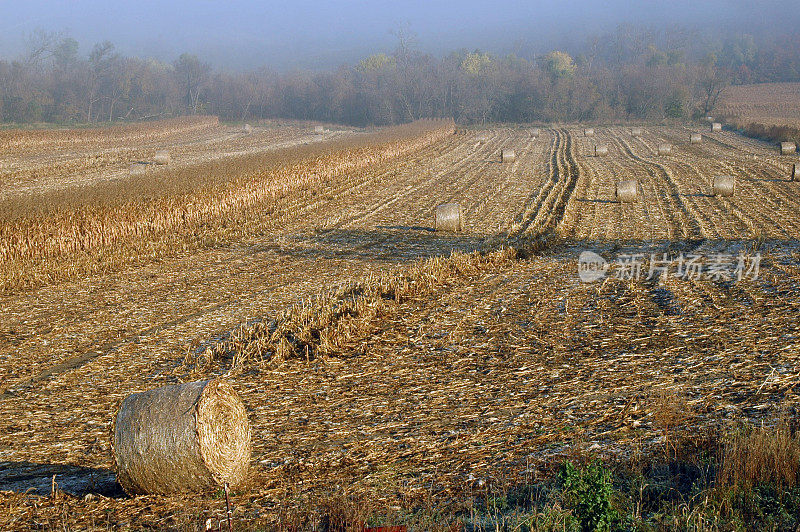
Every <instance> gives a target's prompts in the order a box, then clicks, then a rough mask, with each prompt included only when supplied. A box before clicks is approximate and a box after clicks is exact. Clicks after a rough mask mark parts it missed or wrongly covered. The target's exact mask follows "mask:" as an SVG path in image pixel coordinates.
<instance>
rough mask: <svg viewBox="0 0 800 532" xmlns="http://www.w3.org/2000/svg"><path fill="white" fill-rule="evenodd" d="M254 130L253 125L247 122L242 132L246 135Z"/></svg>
mask: <svg viewBox="0 0 800 532" xmlns="http://www.w3.org/2000/svg"><path fill="white" fill-rule="evenodd" d="M252 132H253V126H251V125H250V124H245V125H243V126H242V133H244V134H245V135H249V134H250V133H252Z"/></svg>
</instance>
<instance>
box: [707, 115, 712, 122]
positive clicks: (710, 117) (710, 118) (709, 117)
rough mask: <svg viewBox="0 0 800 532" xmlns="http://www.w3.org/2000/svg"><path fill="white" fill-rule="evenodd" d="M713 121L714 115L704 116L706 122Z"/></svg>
mask: <svg viewBox="0 0 800 532" xmlns="http://www.w3.org/2000/svg"><path fill="white" fill-rule="evenodd" d="M713 121H714V117H713V116H707V117H706V122H713Z"/></svg>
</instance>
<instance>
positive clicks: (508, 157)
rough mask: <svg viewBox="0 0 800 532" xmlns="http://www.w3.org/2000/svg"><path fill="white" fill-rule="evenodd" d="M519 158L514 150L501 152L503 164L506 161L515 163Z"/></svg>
mask: <svg viewBox="0 0 800 532" xmlns="http://www.w3.org/2000/svg"><path fill="white" fill-rule="evenodd" d="M516 158H517V154H516V153H514V150H500V160H501V161H503V162H506V161H513V160H514V159H516Z"/></svg>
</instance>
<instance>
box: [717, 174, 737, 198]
mask: <svg viewBox="0 0 800 532" xmlns="http://www.w3.org/2000/svg"><path fill="white" fill-rule="evenodd" d="M735 188H736V179H734V177H733V176H730V175H718V176H716V177H714V184H713V189H714V195H715V196H724V197H726V198H727V197H730V196H733V192H734V190H735Z"/></svg>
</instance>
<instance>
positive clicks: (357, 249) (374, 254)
mask: <svg viewBox="0 0 800 532" xmlns="http://www.w3.org/2000/svg"><path fill="white" fill-rule="evenodd" d="M487 236H488V235H484V234H470V233H469V232H464V233H449V232H436V231H434V230H433V229H432V228H430V227H423V226H400V225H393V226H387V225H384V226H377V227H376V228H375V229H372V230H362V229H358V230H355V229H331V230H318V231H315V232H313V233H306V234H299V235H294V236H293V237H292V238H291V239H290V240H288V242H286V243H285V244H284V245H282V246H280V248H279V249H276V250H275V251H276V252H277V253H279V254H283V255H291V256H300V257H304V258H309V257H310V258H318V259H361V260H368V261H387V262H410V261H416V260H419V259H424V258H428V257H440V256H449V255H450V254H451V253H452V252H453V251H460V252H465V253H468V252H472V251H476V250H484V249H486V248H487ZM287 244H288V245H287Z"/></svg>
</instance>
